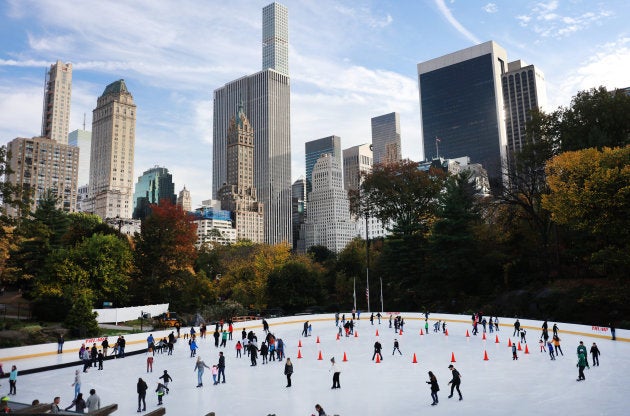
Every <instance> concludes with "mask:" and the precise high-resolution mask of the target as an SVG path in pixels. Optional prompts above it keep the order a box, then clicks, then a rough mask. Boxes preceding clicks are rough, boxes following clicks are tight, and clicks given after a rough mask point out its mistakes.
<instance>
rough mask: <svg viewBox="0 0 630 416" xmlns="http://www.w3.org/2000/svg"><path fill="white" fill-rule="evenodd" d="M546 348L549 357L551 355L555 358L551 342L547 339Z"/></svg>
mask: <svg viewBox="0 0 630 416" xmlns="http://www.w3.org/2000/svg"><path fill="white" fill-rule="evenodd" d="M547 349H549V357H551V359H552V360H555V359H556V356H555V354H554V353H553V344H552V343H551V341H547Z"/></svg>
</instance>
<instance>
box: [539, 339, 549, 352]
mask: <svg viewBox="0 0 630 416" xmlns="http://www.w3.org/2000/svg"><path fill="white" fill-rule="evenodd" d="M538 345H540V352H547V350H546V349H545V341H543V339H542V338H541V339H540V340H539V341H538Z"/></svg>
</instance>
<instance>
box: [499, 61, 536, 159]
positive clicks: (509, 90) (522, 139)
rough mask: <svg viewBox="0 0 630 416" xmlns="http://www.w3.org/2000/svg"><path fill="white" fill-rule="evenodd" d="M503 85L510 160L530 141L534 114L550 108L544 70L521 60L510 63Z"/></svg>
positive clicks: (504, 75) (502, 79) (503, 78)
mask: <svg viewBox="0 0 630 416" xmlns="http://www.w3.org/2000/svg"><path fill="white" fill-rule="evenodd" d="M501 82H502V89H503V102H504V103H505V130H506V135H507V154H508V158H509V156H510V155H512V154H513V153H514V152H519V151H521V150H522V148H523V145H525V143H526V142H527V135H526V132H525V128H526V127H527V123H528V122H529V121H530V120H531V119H532V117H531V111H532V110H536V109H544V108H545V107H546V106H547V90H546V87H545V75H544V74H543V73H542V71H540V70H539V69H538V68H536V67H535V66H534V65H527V64H526V63H525V62H523V61H520V60H518V61H514V62H510V63H509V64H508V70H507V72H506V73H505V74H503V76H502V77H501Z"/></svg>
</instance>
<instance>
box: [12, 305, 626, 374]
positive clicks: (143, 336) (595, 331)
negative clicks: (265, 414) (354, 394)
mask: <svg viewBox="0 0 630 416" xmlns="http://www.w3.org/2000/svg"><path fill="white" fill-rule="evenodd" d="M390 314H391V315H393V316H397V315H402V317H403V318H404V319H405V321H406V322H408V321H422V322H424V320H425V318H424V314H421V313H405V312H387V313H383V314H382V315H383V316H382V317H381V326H383V325H385V326H387V325H388V321H389V315H390ZM361 316H363V317H364V318H361V319H360V320H355V322H357V321H358V324H359V325H360V324H361V323H363V322H367V323H368V325H369V322H370V318H369V316H370V315H369V314H367V313H365V312H362V313H361ZM350 317H352V315H351V314H350V313H346V318H350ZM340 318H341V314H340ZM334 320H335V317H334V314H324V315H299V316H286V317H280V318H270V319H268V320H267V322H268V323H269V327H270V328H272V327H274V326H279V325H292V324H303V323H304V322H305V321H309V322H310V323H316V322H330V321H333V322H334ZM346 320H348V319H346ZM438 320H441V321H443V322H446V323H447V327H446V328H447V329H449V328H448V324H449V323H457V324H462V323H463V324H469V325H471V326H472V320H471V319H470V317H464V316H462V315H451V314H437V313H436V314H429V329H430V330H431V329H432V327H433V323H434V322H436V321H438ZM519 320H520V323H521V328H525V329H526V330H527V332H528V334H527V335H528V336H529V337H530V339H534V338H539V337H540V334H541V332H542V328H541V327H542V323H543V321H537V320H530V319H519ZM374 321H375V323H374V326H378V323H377V322H378V321H377V319H376V317H375V318H374ZM515 321H516V318H505V317H499V327H500V329H501V330H500V331H499V333H498V335H500V336H503V335H504V334H510V335H509V336H510V337H512V334H513V331H514V322H515ZM508 322H509V323H508ZM554 323H556V322H554V321H548V325H549V334H550V335H552V334H553V331H552V328H553V324H554ZM557 324H558V327H559V335H560V339H561V340H562V334H571V335H578V336H580V335H581V336H584V337H585V338H595V339H607V340H610V339H611V335H610V328H608V327H602V326H592V325H591V326H589V325H578V324H568V323H564V322H557ZM370 326H371V325H370ZM189 328H190V327H182V328H181V335H182V336H183V334H184V333H189V331H190V330H189ZM195 328H197V327H195ZM243 328H245V329H246V330H247V331H249V330H250V329H262V320H261V319H259V320H257V321H244V322H238V323H236V324H235V325H234V332H233V334H234V339H240V333H241V331H242V330H243ZM362 328H364V326H359V327H358V328H357V330H358V331H359V332H361V329H362ZM423 328H424V326H423ZM315 330H319V329H315V328H314V329H313V331H315ZM481 330H482V329H480V331H481ZM300 331H301V330H300ZM530 331H532V332H530ZM171 332H176V331H174V330H173V329H167V330H160V331H152V332H143V333H136V334H125V333H121V335H123V336H124V337H125V340H126V341H127V343H126V346H125V355H128V354H129V355H133V354H140V353H145V352H146V350H147V337H148V336H149V334H153V337H154V338H155V339H156V340H158V339H162V338H164V337H168V334H170V333H171ZM198 332H199V331H197V333H198ZM212 332H214V328H212V327H211V326H209V327H208V333H212ZM449 335H450V336H458V335H460V334H455V333H454V332H452V331H451V332H450V333H449ZM461 335H462V336H464V333H462V334H461ZM117 337H118V336H117V335H113V336H108V337H107V338H108V339H109V341H110V344H113V343H114V342H115V341H116V339H117ZM513 337H514V338H516V336H513ZM104 339H105V337H97V338H85V339H79V340H69V341H66V342H65V343H64V347H63V354H57V343H56V342H51V343H47V344H38V345H29V346H24V347H11V348H3V349H1V350H0V363H3V364H5V365H8V364H9V363H12V364H19V360H25V359H31V358H38V357H52V356H63V359H62V361H65V359H66V358H65V357H67V354H78V352H79V350H80V348H81V345H82V344H85V345H86V346H92V344H94V343H96V345H97V347H100V345H101V342H102V341H103V340H104ZM180 339H181V337H180ZM616 342H630V330H626V329H617V330H616ZM111 350H112V347H111V346H110V351H111ZM16 361H17V363H15V362H16ZM70 362H72V364H71V365H72V366H74V365H78V364H77V363H79V361H74V360H72V361H70ZM65 364H66V363H58V364H55V365H62V366H65ZM71 365H68V366H71ZM66 367H67V366H66ZM6 368H8V367H5V371H6ZM59 368H63V367H59ZM50 369H53V368H50ZM25 371H28V369H22V370H20V372H21V373H23V372H25Z"/></svg>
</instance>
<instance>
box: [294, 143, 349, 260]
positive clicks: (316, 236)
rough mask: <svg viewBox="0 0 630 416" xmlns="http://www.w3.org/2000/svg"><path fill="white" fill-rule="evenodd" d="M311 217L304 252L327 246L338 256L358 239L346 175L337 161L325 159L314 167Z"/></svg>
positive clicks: (308, 218) (332, 158)
mask: <svg viewBox="0 0 630 416" xmlns="http://www.w3.org/2000/svg"><path fill="white" fill-rule="evenodd" d="M307 200H308V201H309V202H308V206H309V208H308V215H307V217H306V222H305V224H304V228H305V234H306V244H305V249H306V250H308V249H309V248H310V247H313V246H317V245H320V246H324V247H326V248H328V249H329V250H330V251H333V252H335V253H339V252H340V251H341V250H343V249H344V248H345V247H346V245H348V243H349V242H350V241H351V240H352V239H353V238H354V237H355V235H356V232H355V222H354V221H352V219H351V218H350V202H349V200H348V194H347V192H346V190H345V189H343V174H342V171H341V166H340V164H339V161H338V160H337V158H335V157H333V156H332V155H329V154H324V155H322V156H321V157H320V158H319V160H318V161H317V163H315V166H314V167H313V190H312V191H311V192H310V193H309V194H308V196H307Z"/></svg>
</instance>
